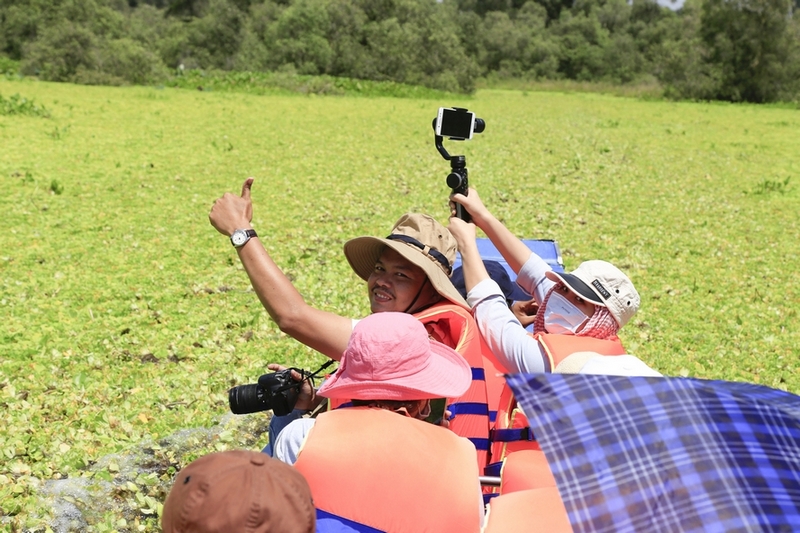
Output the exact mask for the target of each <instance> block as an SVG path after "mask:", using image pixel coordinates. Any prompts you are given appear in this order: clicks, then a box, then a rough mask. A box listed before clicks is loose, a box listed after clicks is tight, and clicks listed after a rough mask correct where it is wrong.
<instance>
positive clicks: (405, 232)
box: [209, 178, 488, 453]
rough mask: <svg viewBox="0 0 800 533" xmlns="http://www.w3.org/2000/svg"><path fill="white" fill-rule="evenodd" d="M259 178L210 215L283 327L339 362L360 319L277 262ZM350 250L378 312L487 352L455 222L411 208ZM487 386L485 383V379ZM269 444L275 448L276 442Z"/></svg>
mask: <svg viewBox="0 0 800 533" xmlns="http://www.w3.org/2000/svg"><path fill="white" fill-rule="evenodd" d="M252 184H253V178H248V179H247V180H245V182H244V184H243V186H242V193H241V195H236V194H233V193H226V194H225V195H224V196H222V197H221V198H219V199H218V200H217V201H216V202H215V203H214V206H213V207H212V209H211V213H210V214H209V220H210V222H211V224H212V225H213V226H214V227H215V228H216V229H217V231H219V232H220V233H222V234H223V235H227V236H230V237H231V242H232V243H233V245H234V247H235V248H236V251H237V252H238V254H239V259H240V260H241V262H242V265H243V266H244V268H245V270H246V271H247V275H248V276H249V277H250V281H251V283H252V285H253V289H254V290H255V292H256V294H257V295H258V298H259V300H261V303H262V304H263V305H264V307H265V308H266V309H267V312H268V313H269V314H270V316H271V317H272V319H273V320H274V321H275V322H276V323H277V324H278V326H279V327H280V329H281V331H283V332H284V333H286V334H288V335H290V336H291V337H293V338H295V339H296V340H298V341H300V342H302V343H303V344H305V345H307V346H309V347H310V348H313V349H314V350H316V351H318V352H320V353H322V354H325V355H327V356H328V357H330V358H331V359H335V360H337V361H338V360H339V359H340V358H341V356H342V353H343V352H344V351H345V349H346V348H347V343H348V340H349V339H350V335H351V332H352V330H353V325H354V320H353V319H352V318H349V317H344V316H341V315H338V314H336V313H331V312H328V311H323V310H321V309H317V308H315V307H313V306H311V305H309V304H308V303H307V302H306V301H305V300H304V299H303V297H302V296H301V294H300V293H299V292H298V291H297V289H296V288H295V287H294V285H292V282H291V281H290V280H289V278H287V277H286V275H285V274H284V273H283V272H282V271H281V269H280V268H279V267H278V266H277V265H276V264H275V262H274V261H273V260H272V258H271V257H270V255H269V253H268V252H267V251H266V249H265V248H264V246H263V244H262V243H261V242H260V241H259V239H258V237H257V235H256V234H255V232H254V231H253V228H252V225H251V223H250V221H251V219H252V216H253V205H252V200H251V187H252ZM344 252H345V256H346V257H347V260H348V261H349V263H350V265H351V266H352V268H353V270H354V271H355V272H356V274H357V275H358V276H359V277H361V278H362V279H364V280H365V281H366V282H367V289H368V295H369V300H370V309H371V311H372V312H373V313H377V312H384V311H394V312H402V313H409V314H414V315H415V316H416V317H417V318H419V319H420V320H421V321H423V323H424V324H425V326H426V329H427V330H428V333H429V334H430V335H431V337H432V338H433V339H434V340H437V341H439V342H441V343H443V344H445V345H447V346H450V347H451V348H453V349H456V350H457V351H459V353H461V354H462V355H463V356H465V357H467V354H471V356H472V361H475V360H477V359H480V343H481V341H480V335H479V334H478V332H477V326H476V325H475V321H474V319H473V318H472V316H471V315H470V313H469V306H468V305H467V302H466V301H465V300H464V298H463V297H462V296H461V295H460V294H459V292H458V291H457V290H456V288H455V287H454V286H453V284H452V283H451V282H450V274H451V273H452V266H453V262H454V261H455V259H456V241H455V239H454V238H453V236H452V235H451V234H450V232H449V231H448V230H447V228H445V227H444V226H442V225H441V224H439V223H438V222H437V221H436V220H435V219H433V218H432V217H430V216H427V215H421V214H406V215H403V216H402V217H401V218H400V219H399V220H398V221H397V222H396V223H395V225H394V227H393V228H392V230H391V232H390V234H389V235H388V236H387V237H386V238H377V237H357V238H355V239H352V240H350V241H347V242H346V243H345V245H344ZM439 311H441V312H439ZM476 353H477V356H476ZM476 357H477V359H476ZM468 361H470V359H469V358H468ZM471 364H472V362H471ZM268 367H269V368H270V369H272V370H278V369H280V368H282V367H280V366H278V365H268ZM298 377H299V376H298ZM480 386H481V387H485V386H484V385H483V383H482V382H481V384H480ZM483 398H484V400H485V390H484V392H483ZM297 416H298V415H297V413H295V418H296V417H297ZM290 417H291V415H290ZM275 418H276V417H273V420H274V419H275ZM289 421H290V420H288V419H287V420H285V421H283V422H281V424H282V425H285V424H286V423H288V422H289ZM276 424H277V423H274V424H272V427H271V430H270V441H271V442H272V441H273V440H274V437H275V436H276V435H277V433H276V430H277V429H278V427H277V426H276ZM478 425H480V426H481V427H480V430H475V431H476V432H477V433H479V434H482V433H486V434H488V423H486V424H485V425H486V428H485V431H484V430H483V427H482V426H483V425H484V424H483V423H482V422H481V423H479V424H478ZM451 428H452V429H453V430H454V431H456V432H457V433H458V434H459V435H462V436H467V437H479V435H472V434H464V433H462V432H459V431H460V429H459V428H460V426H459V423H454V424H452V425H451ZM479 438H480V437H479ZM265 451H268V453H269V447H268V449H265Z"/></svg>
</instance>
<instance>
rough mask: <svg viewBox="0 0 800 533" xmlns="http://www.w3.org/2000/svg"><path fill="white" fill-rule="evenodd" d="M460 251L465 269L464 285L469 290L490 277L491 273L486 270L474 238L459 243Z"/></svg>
mask: <svg viewBox="0 0 800 533" xmlns="http://www.w3.org/2000/svg"><path fill="white" fill-rule="evenodd" d="M459 252H461V267H462V269H463V271H464V286H465V288H466V289H467V292H469V291H471V290H472V288H473V287H474V286H475V285H477V284H478V283H480V282H481V281H483V280H485V279H488V278H489V273H488V272H487V271H486V266H485V265H484V264H483V260H482V259H481V255H480V252H479V251H478V246H477V245H476V244H475V241H474V240H472V241H469V242H466V243H464V244H463V245H461V244H459Z"/></svg>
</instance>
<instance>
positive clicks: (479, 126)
mask: <svg viewBox="0 0 800 533" xmlns="http://www.w3.org/2000/svg"><path fill="white" fill-rule="evenodd" d="M485 129H486V122H484V120H483V119H482V118H478V117H475V126H473V128H472V131H474V132H475V133H483V130H485Z"/></svg>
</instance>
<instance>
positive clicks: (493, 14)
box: [0, 0, 800, 102]
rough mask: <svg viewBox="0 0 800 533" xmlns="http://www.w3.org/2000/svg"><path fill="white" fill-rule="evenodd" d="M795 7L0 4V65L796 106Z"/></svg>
mask: <svg viewBox="0 0 800 533" xmlns="http://www.w3.org/2000/svg"><path fill="white" fill-rule="evenodd" d="M798 7H800V0H687V1H686V3H685V4H684V5H683V6H682V7H681V9H678V10H672V9H669V8H666V7H663V6H660V5H659V4H657V3H656V2H655V1H654V0H442V1H436V0H0V62H2V60H3V58H5V61H6V63H8V62H9V61H10V62H15V64H18V65H19V69H20V70H21V72H22V73H24V74H28V75H36V76H39V77H40V78H41V79H44V80H50V81H66V82H73V83H84V84H148V83H159V82H163V81H164V80H166V79H168V78H170V77H171V76H175V75H176V74H178V73H180V72H181V71H183V70H185V69H207V70H211V69H215V70H226V71H250V72H257V71H262V72H289V73H292V72H293V73H298V74H312V75H322V74H325V75H330V76H337V77H348V78H355V79H368V80H379V81H380V80H391V81H395V82H399V83H407V84H413V85H422V86H427V87H430V88H434V89H442V90H447V91H456V92H467V93H468V92H471V91H473V90H474V88H475V83H476V81H477V80H478V79H481V78H489V79H496V80H497V79H500V80H502V79H522V80H564V79H566V80H576V81H600V82H606V83H615V84H628V83H648V82H649V83H652V82H656V83H658V84H659V85H660V86H661V87H663V90H664V94H665V95H666V96H668V97H674V98H688V99H701V100H728V101H748V102H774V101H796V100H797V99H798V97H800V21H798V20H797V18H795V17H794V16H793V15H794V14H795V13H796V12H797V9H798Z"/></svg>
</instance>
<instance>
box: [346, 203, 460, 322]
mask: <svg viewBox="0 0 800 533" xmlns="http://www.w3.org/2000/svg"><path fill="white" fill-rule="evenodd" d="M386 247H389V248H391V249H392V250H394V251H396V252H397V253H399V254H400V255H401V256H403V257H404V258H405V259H407V260H408V261H409V262H410V263H412V264H414V265H416V266H418V267H419V268H421V269H422V270H423V271H424V272H425V274H427V276H428V280H430V282H431V285H433V288H434V289H436V292H438V293H439V294H441V295H442V296H443V297H445V298H447V299H448V300H450V301H451V302H453V303H454V304H456V305H460V306H461V307H463V308H464V309H469V305H467V302H466V300H464V298H463V297H462V296H461V295H460V294H459V293H458V291H457V290H456V288H455V286H454V285H453V283H452V282H451V281H450V274H451V273H452V272H453V263H454V262H455V260H456V252H457V250H458V245H457V243H456V240H455V238H454V237H453V235H451V234H450V230H448V229H447V228H445V227H444V226H442V225H441V224H439V223H438V222H437V221H436V219H434V218H433V217H431V216H428V215H422V214H418V213H406V214H405V215H403V216H402V217H400V220H398V221H397V222H396V223H395V225H394V227H393V228H392V231H391V233H390V234H389V236H388V237H386V238H385V239H380V238H378V237H356V238H355V239H350V240H349V241H347V242H346V243H344V255H345V257H347V261H348V262H349V263H350V266H351V267H353V270H354V271H355V273H356V274H358V276H359V277H360V278H361V279H363V280H365V281H366V280H367V279H369V276H370V274H372V271H373V270H374V269H375V263H376V262H377V261H378V258H379V257H380V256H381V253H383V250H384V248H386Z"/></svg>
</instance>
